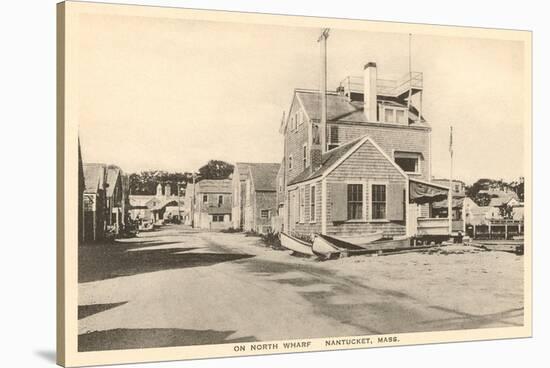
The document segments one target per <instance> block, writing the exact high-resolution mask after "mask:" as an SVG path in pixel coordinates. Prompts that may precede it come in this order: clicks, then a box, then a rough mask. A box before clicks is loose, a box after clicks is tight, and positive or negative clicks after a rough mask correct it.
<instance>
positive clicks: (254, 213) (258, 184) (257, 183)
mask: <svg viewBox="0 0 550 368" xmlns="http://www.w3.org/2000/svg"><path fill="white" fill-rule="evenodd" d="M280 166H281V165H280V164H278V163H241V162H239V163H237V164H236V165H235V168H234V171H233V178H232V189H233V190H232V192H233V208H232V215H233V227H234V228H241V229H243V230H245V231H255V232H258V233H266V232H268V231H271V230H272V225H271V221H272V220H271V219H272V217H273V216H274V214H276V213H277V186H276V177H277V173H278V172H279V168H280Z"/></svg>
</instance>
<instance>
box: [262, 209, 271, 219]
mask: <svg viewBox="0 0 550 368" xmlns="http://www.w3.org/2000/svg"><path fill="white" fill-rule="evenodd" d="M264 211H265V212H267V216H264V215H263V213H264ZM260 218H262V219H265V220H269V210H266V209H261V210H260Z"/></svg>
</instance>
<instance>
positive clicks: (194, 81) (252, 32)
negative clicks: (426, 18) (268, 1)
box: [77, 14, 527, 183]
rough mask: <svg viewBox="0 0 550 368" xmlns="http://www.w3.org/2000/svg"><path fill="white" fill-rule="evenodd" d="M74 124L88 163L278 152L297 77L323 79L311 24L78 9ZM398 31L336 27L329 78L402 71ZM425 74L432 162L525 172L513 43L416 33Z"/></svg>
mask: <svg viewBox="0 0 550 368" xmlns="http://www.w3.org/2000/svg"><path fill="white" fill-rule="evenodd" d="M80 21H81V22H80V24H81V28H80V29H79V33H78V37H79V38H78V45H79V47H78V58H79V64H78V68H79V69H78V73H77V85H78V93H79V96H78V101H79V105H78V124H79V136H80V142H81V146H82V156H83V159H84V162H103V163H112V164H117V165H119V166H120V167H121V168H122V169H123V170H124V171H126V172H136V171H141V170H149V169H159V170H167V171H191V170H197V169H198V168H199V167H200V166H202V165H203V164H205V163H206V162H207V161H208V160H209V159H219V160H224V161H228V162H231V163H234V162H240V161H244V162H280V161H281V159H282V151H283V143H282V142H283V140H282V136H281V134H280V133H279V125H280V123H281V118H282V114H283V111H288V109H289V106H290V102H291V99H292V92H293V90H294V89H295V88H312V89H317V88H319V84H320V80H319V76H320V57H319V55H320V50H319V44H318V43H317V39H318V37H319V34H320V32H321V29H320V28H305V27H283V26H270V25H264V24H262V25H258V24H242V23H226V22H207V21H193V20H182V19H164V18H147V17H135V16H119V15H116V16H115V15H113V16H105V15H94V14H85V15H81V19H80ZM408 40H409V36H408V34H405V33H374V32H366V31H351V30H343V29H332V30H331V33H330V37H329V39H328V46H327V53H328V67H327V68H328V69H327V74H328V87H329V89H332V90H333V89H335V88H336V87H337V86H338V84H339V82H340V81H341V80H342V79H344V78H345V77H346V76H348V75H361V73H362V70H363V65H364V64H365V63H367V62H369V61H375V62H376V63H377V66H378V77H379V78H383V79H394V78H395V79H397V78H399V77H401V76H402V75H404V74H405V73H407V72H408V60H409V59H408V50H409V47H408ZM411 50H412V52H411V60H412V69H413V71H420V72H423V74H424V94H423V114H424V116H425V118H426V119H427V120H428V122H429V123H430V124H431V126H432V156H433V157H432V174H433V175H434V176H436V177H448V175H449V166H450V165H449V162H450V158H449V151H448V145H449V127H450V126H451V125H452V126H453V131H454V138H453V142H454V161H453V162H454V177H455V178H458V179H462V180H464V181H466V182H467V183H471V182H473V181H475V180H476V179H478V178H482V177H489V178H495V179H500V178H503V179H505V180H513V179H516V178H517V177H519V176H522V175H523V167H522V165H523V149H524V147H523V139H522V136H523V134H524V126H526V125H525V124H527V123H526V122H523V116H524V111H523V108H524V100H523V98H524V97H523V96H524V91H523V80H524V73H525V65H524V62H523V52H524V51H523V44H522V43H521V42H519V41H502V40H489V39H473V38H457V37H453V38H450V37H442V36H433V35H426V34H414V35H412V42H411Z"/></svg>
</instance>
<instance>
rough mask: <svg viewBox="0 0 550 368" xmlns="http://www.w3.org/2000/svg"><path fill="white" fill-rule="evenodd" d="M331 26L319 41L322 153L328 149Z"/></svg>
mask: <svg viewBox="0 0 550 368" xmlns="http://www.w3.org/2000/svg"><path fill="white" fill-rule="evenodd" d="M329 31H330V28H325V29H323V32H322V33H321V36H320V37H319V39H318V40H317V42H320V43H321V124H320V126H319V135H320V136H321V140H320V143H321V153H325V152H326V150H327V142H326V140H327V38H328V35H329Z"/></svg>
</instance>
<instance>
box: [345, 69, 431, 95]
mask: <svg viewBox="0 0 550 368" xmlns="http://www.w3.org/2000/svg"><path fill="white" fill-rule="evenodd" d="M423 84H424V81H423V75H422V73H421V72H411V73H407V74H405V75H404V76H403V77H401V78H399V79H397V80H390V79H377V83H376V87H377V93H378V95H381V96H390V97H398V98H403V97H405V96H406V95H407V94H408V93H409V90H411V92H412V94H413V95H414V94H415V93H418V92H420V91H422V89H423ZM340 85H341V86H342V87H344V93H346V94H348V95H349V94H350V93H363V77H359V76H348V77H346V78H344V80H342V81H341V82H340Z"/></svg>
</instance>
